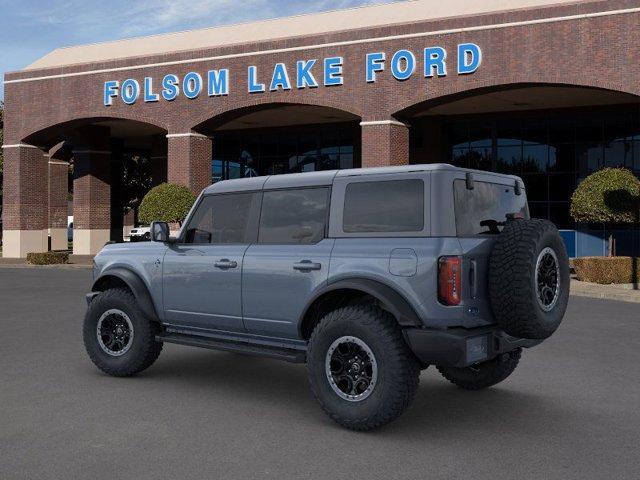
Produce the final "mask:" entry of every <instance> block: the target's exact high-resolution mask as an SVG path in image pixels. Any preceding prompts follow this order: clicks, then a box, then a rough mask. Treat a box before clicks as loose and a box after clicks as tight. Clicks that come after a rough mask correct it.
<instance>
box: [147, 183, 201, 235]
mask: <svg viewBox="0 0 640 480" xmlns="http://www.w3.org/2000/svg"><path fill="white" fill-rule="evenodd" d="M195 200H196V197H195V195H194V194H193V193H192V192H191V190H189V189H188V188H187V187H183V186H182V185H174V184H170V183H163V184H161V185H158V186H157V187H154V188H152V189H151V190H150V191H149V193H147V194H146V195H145V196H144V198H143V199H142V203H141V204H140V212H139V218H140V221H141V222H143V223H151V222H153V221H154V220H160V221H163V222H167V223H179V224H181V225H182V222H183V221H184V219H185V217H186V216H187V214H188V213H189V210H190V209H191V206H192V205H193V202H195Z"/></svg>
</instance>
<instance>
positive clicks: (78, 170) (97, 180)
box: [72, 126, 111, 255]
mask: <svg viewBox="0 0 640 480" xmlns="http://www.w3.org/2000/svg"><path fill="white" fill-rule="evenodd" d="M109 133H110V132H109V128H105V127H95V126H92V127H85V128H81V129H79V130H77V131H76V132H74V134H73V137H72V141H73V145H74V150H73V253H74V254H75V255H94V254H96V253H98V252H99V251H100V249H101V248H102V247H103V246H104V244H105V243H107V242H108V241H109V239H110V235H111V145H110V142H109Z"/></svg>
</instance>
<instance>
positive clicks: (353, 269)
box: [95, 165, 524, 346]
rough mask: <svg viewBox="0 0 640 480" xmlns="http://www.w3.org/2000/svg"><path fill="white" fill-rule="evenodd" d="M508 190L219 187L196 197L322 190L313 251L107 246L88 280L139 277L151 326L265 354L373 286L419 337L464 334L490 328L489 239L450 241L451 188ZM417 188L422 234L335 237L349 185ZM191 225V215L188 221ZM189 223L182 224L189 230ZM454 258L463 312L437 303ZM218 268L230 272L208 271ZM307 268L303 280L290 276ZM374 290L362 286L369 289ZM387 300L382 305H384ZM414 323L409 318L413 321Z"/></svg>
mask: <svg viewBox="0 0 640 480" xmlns="http://www.w3.org/2000/svg"><path fill="white" fill-rule="evenodd" d="M468 174H471V175H472V177H473V178H474V179H475V181H486V182H491V183H498V184H503V185H505V186H511V187H513V185H514V184H515V182H518V183H519V185H520V186H521V188H522V191H523V194H524V184H523V183H522V181H521V180H520V179H518V178H517V177H513V176H510V175H499V174H493V173H488V172H480V171H472V170H466V169H459V168H455V167H452V166H450V165H410V166H403V167H384V168H373V169H354V170H340V171H330V172H314V173H305V174H292V175H279V176H271V177H258V178H247V179H239V180H230V181H222V182H218V183H216V184H215V185H212V186H210V187H208V188H206V189H205V190H204V191H203V193H202V195H216V194H223V193H230V192H242V191H245V192H246V191H257V192H259V191H261V190H267V189H285V188H302V187H316V186H330V187H331V205H330V214H329V223H328V232H327V238H325V239H324V240H322V241H320V242H319V243H317V244H314V245H297V244H296V245H267V244H258V243H252V244H249V245H180V244H177V245H172V246H170V247H167V246H166V245H163V244H159V243H153V242H150V243H140V244H135V245H108V246H106V247H105V248H104V249H103V250H102V252H100V254H99V255H98V256H97V257H96V269H95V276H96V279H97V278H98V277H99V276H101V275H105V274H108V271H109V269H110V268H115V267H123V268H127V269H129V270H131V271H133V272H135V273H136V274H137V275H139V276H140V277H141V279H142V280H143V282H144V284H145V285H146V287H147V288H148V289H149V294H150V295H151V297H152V298H153V303H154V306H155V308H156V311H157V312H158V317H159V319H160V321H161V322H162V323H164V324H166V325H168V326H170V327H171V328H172V329H175V331H179V332H182V333H189V332H192V333H196V334H198V335H228V336H232V337H233V338H246V339H248V341H253V340H256V341H264V342H270V343H273V344H283V345H287V344H295V345H298V346H299V345H300V344H304V340H303V339H302V338H301V333H300V332H301V331H300V323H301V321H302V319H303V316H304V313H305V312H306V310H307V308H308V307H309V304H310V302H311V301H312V300H313V299H315V298H316V297H317V296H318V295H320V294H321V293H323V292H326V291H328V290H330V289H331V288H332V285H340V284H345V285H346V284H348V285H349V286H350V287H349V288H355V287H354V286H356V287H357V285H358V283H357V282H358V281H360V282H375V284H376V285H379V286H380V288H382V289H387V290H386V291H388V292H389V291H391V292H393V293H394V295H395V294H397V295H395V296H394V299H395V300H397V301H399V302H402V303H403V305H402V308H399V309H396V311H400V310H402V311H404V312H406V311H407V309H409V310H410V312H411V315H409V316H408V317H407V318H409V317H412V318H416V319H418V322H420V323H421V326H422V327H428V328H437V329H441V328H449V327H464V328H473V327H480V326H487V325H491V324H492V323H494V320H493V317H492V313H491V309H490V307H489V303H488V298H487V296H488V294H487V277H488V258H489V254H490V252H491V249H492V247H493V244H494V242H495V236H491V235H484V236H475V237H466V238H458V237H457V235H456V222H455V213H454V200H453V181H454V180H456V179H465V178H467V175H468ZM391 179H393V180H402V179H421V180H423V181H424V194H425V197H424V198H425V202H426V205H425V209H424V225H423V229H422V231H419V232H405V233H388V232H379V233H355V234H354V233H346V232H344V231H342V210H343V207H344V199H345V189H346V187H347V186H348V185H349V184H350V183H352V182H362V181H378V180H381V181H385V180H391ZM191 215H193V209H192V212H191V213H190V216H191ZM189 218H190V217H188V218H187V220H186V221H185V224H187V223H188V221H189ZM445 255H456V256H462V258H463V270H462V292H463V296H462V302H461V304H460V305H458V306H455V307H447V306H444V305H442V304H441V303H440V302H439V301H438V298H437V290H438V259H439V258H440V257H441V256H445ZM219 260H229V261H231V262H235V264H236V266H235V268H229V269H220V268H216V266H215V263H216V261H219ZM303 261H307V262H310V263H312V264H317V265H316V266H317V268H314V269H310V270H300V269H294V265H295V264H299V263H300V262H303ZM372 284H373V283H371V284H369V286H371V285H372ZM387 298H390V297H388V296H387ZM414 314H415V315H414Z"/></svg>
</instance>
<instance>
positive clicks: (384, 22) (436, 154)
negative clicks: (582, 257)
mask: <svg viewBox="0 0 640 480" xmlns="http://www.w3.org/2000/svg"><path fill="white" fill-rule="evenodd" d="M442 3H445V5H438V6H437V7H435V6H434V5H433V2H430V1H427V0H416V1H412V2H401V3H394V4H388V5H379V6H372V7H365V8H360V9H357V10H347V11H336V12H328V13H323V14H314V15H309V16H300V17H292V18H285V19H279V20H272V21H264V22H257V23H253V24H245V25H240V26H229V27H219V28H213V29H206V30H200V31H192V32H184V33H178V34H173V35H161V36H156V37H149V38H140V39H134V40H126V41H119V42H110V43H106V44H98V45H89V46H82V47H73V48H68V49H60V50H56V51H54V52H52V53H51V54H49V55H47V56H45V57H43V58H42V59H40V60H38V61H37V62H35V63H34V64H33V65H31V66H30V67H28V68H27V69H25V70H22V71H19V72H14V73H10V74H7V75H6V77H5V89H6V111H5V128H6V131H5V145H4V146H3V148H4V155H5V173H4V198H3V202H4V204H3V207H4V208H3V228H4V245H3V256H6V257H22V256H25V255H26V253H27V252H30V251H44V250H46V249H47V248H54V249H56V248H61V247H62V246H64V247H65V248H66V231H65V228H66V197H67V191H68V185H67V180H66V178H67V176H66V175H67V170H68V166H69V162H71V163H72V165H73V175H74V176H73V191H74V196H73V206H74V220H75V225H74V227H75V230H74V247H73V248H74V253H77V254H92V253H95V252H96V251H97V250H98V249H99V248H100V247H101V245H103V244H104V243H105V242H106V241H108V240H119V239H120V238H121V236H122V208H121V205H120V204H119V196H118V191H119V181H120V179H121V177H122V156H123V155H125V154H127V153H131V152H136V153H138V154H140V155H144V156H146V157H147V158H149V159H150V161H151V163H152V177H153V178H152V179H153V183H154V184H158V183H161V182H165V181H168V182H172V183H179V184H183V185H186V186H188V187H189V188H191V189H192V190H193V191H194V192H199V191H200V190H201V189H202V188H204V187H205V186H206V185H208V184H210V183H211V182H215V181H219V180H221V179H228V178H238V177H246V176H256V175H273V174H282V173H290V172H308V171H315V170H328V169H336V168H358V167H371V166H384V165H402V164H417V163H433V162H447V163H452V164H455V165H460V166H465V167H471V168H478V169H483V170H494V171H500V172H508V173H513V174H517V175H521V176H522V177H523V178H524V180H525V183H526V186H527V193H528V197H529V200H530V205H531V211H532V214H533V215H535V216H537V217H542V218H549V219H551V220H552V221H554V222H555V223H556V224H557V225H558V226H559V227H560V228H561V229H563V230H566V231H565V232H564V235H565V239H566V240H567V243H568V245H569V247H570V248H569V249H570V251H572V253H573V254H585V253H599V252H598V249H600V248H603V246H602V241H601V238H604V236H605V235H606V232H604V231H602V230H599V229H598V227H597V226H580V227H579V228H577V226H576V225H575V224H574V223H573V222H572V220H571V218H570V216H569V199H570V195H571V193H572V191H573V189H574V188H575V186H576V185H577V183H578V182H579V181H580V180H581V179H583V178H585V177H586V176H587V175H588V174H589V173H591V172H593V171H595V170H597V169H600V168H603V167H605V166H624V167H627V168H629V169H632V170H634V171H636V172H640V102H639V97H638V95H639V94H640V83H639V82H638V80H637V79H638V78H639V73H640V72H639V70H640V69H639V67H638V62H637V61H636V60H635V56H634V54H633V52H635V51H636V50H637V47H638V45H640V33H639V32H640V30H639V29H638V26H639V24H640V8H638V7H637V2H632V1H623V0H613V1H606V2H603V1H583V2H575V1H566V0H565V1H558V0H523V1H517V2H516V1H513V2H511V3H512V4H513V5H512V6H513V9H511V10H508V11H505V10H503V9H504V8H505V2H499V1H497V0H487V1H483V2H465V1H461V0H455V1H451V2H442ZM476 3H479V4H480V5H475V4H476ZM506 3H509V2H506ZM576 232H577V233H576ZM49 237H50V239H51V240H50V241H48V238H49ZM619 238H620V239H621V240H619V242H621V247H620V248H622V249H624V248H627V247H628V248H631V247H632V246H633V242H634V241H635V242H637V238H636V237H635V232H633V231H632V230H630V231H628V232H624V233H623V234H622V235H621V236H620V237H619ZM49 244H50V245H49Z"/></svg>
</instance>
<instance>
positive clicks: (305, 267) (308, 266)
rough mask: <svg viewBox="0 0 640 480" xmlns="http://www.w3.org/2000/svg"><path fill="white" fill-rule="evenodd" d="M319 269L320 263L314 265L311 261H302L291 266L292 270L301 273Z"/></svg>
mask: <svg viewBox="0 0 640 480" xmlns="http://www.w3.org/2000/svg"><path fill="white" fill-rule="evenodd" d="M321 268H322V264H321V263H314V262H312V261H311V260H302V261H301V262H298V263H294V264H293V269H294V270H299V271H301V272H310V271H311V270H320V269H321Z"/></svg>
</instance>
